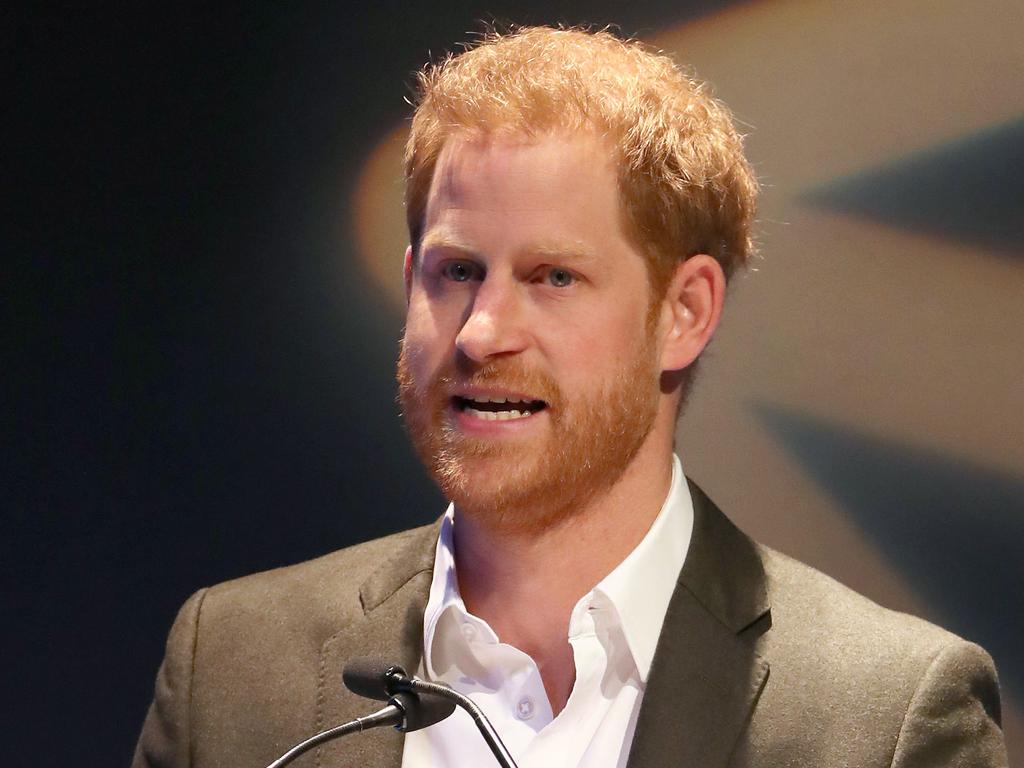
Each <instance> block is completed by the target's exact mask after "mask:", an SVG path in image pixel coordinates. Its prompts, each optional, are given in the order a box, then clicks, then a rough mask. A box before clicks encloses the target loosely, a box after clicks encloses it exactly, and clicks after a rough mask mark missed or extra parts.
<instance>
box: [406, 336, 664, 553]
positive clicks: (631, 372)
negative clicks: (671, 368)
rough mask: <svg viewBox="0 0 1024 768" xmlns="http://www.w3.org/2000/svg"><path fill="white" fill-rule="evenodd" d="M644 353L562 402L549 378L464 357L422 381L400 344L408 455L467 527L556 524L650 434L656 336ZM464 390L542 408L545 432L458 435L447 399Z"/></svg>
mask: <svg viewBox="0 0 1024 768" xmlns="http://www.w3.org/2000/svg"><path fill="white" fill-rule="evenodd" d="M640 347H641V348H640V349H639V350H638V353H637V355H636V356H635V357H634V358H633V359H632V360H628V361H626V363H625V364H624V365H623V366H622V368H621V370H619V371H617V372H616V373H615V374H614V375H613V376H611V377H609V378H608V379H607V380H605V381H604V382H601V383H600V384H599V386H598V388H597V389H596V390H595V391H593V392H589V393H586V392H573V393H572V395H571V397H566V395H565V393H564V392H562V390H561V389H560V388H559V387H558V385H557V384H556V382H555V381H554V380H552V379H551V377H550V376H548V375H546V374H545V373H543V372H541V371H537V370H529V369H527V368H526V367H525V366H523V365H522V363H521V361H519V360H516V359H512V358H508V359H505V358H502V359H495V360H493V361H491V362H488V363H485V364H476V363H472V362H471V361H468V360H467V359H466V358H464V357H461V356H460V357H459V358H458V359H457V360H452V361H450V362H449V363H447V364H445V365H443V366H441V368H440V369H439V370H438V371H436V372H434V374H433V375H431V376H430V377H429V380H428V381H420V380H417V378H416V377H415V375H414V374H413V372H412V369H413V367H414V365H411V363H412V362H413V360H412V359H411V358H415V354H416V353H415V351H414V350H411V349H410V348H409V345H408V343H407V340H406V339H405V338H403V340H402V346H401V352H400V354H399V358H398V374H397V379H398V385H399V401H400V403H401V406H402V416H403V419H404V421H405V425H406V429H407V431H408V433H409V436H410V439H411V441H412V444H413V447H414V448H415V449H416V452H417V453H418V455H419V457H420V460H421V461H422V462H423V464H424V465H425V466H426V468H427V470H428V471H429V472H430V474H431V475H432V476H433V479H434V482H435V483H436V484H437V485H438V487H439V488H440V489H441V491H442V492H443V493H444V494H445V496H447V498H448V499H450V500H451V501H452V502H454V504H455V506H456V507H457V508H458V510H459V511H460V512H464V513H465V514H467V515H469V516H471V517H472V518H473V519H475V520H478V521H480V522H481V523H484V524H487V525H488V526H491V527H495V528H497V529H499V530H502V531H507V532H514V533H535V532H540V531H542V530H545V529H548V528H550V527H552V526H555V525H558V524H559V523H562V522H564V521H566V520H568V519H569V518H571V517H572V516H573V515H574V514H577V513H579V512H580V511H582V510H583V509H585V508H586V506H587V504H588V503H589V502H590V501H591V500H593V499H594V498H595V497H596V496H598V495H599V494H601V493H602V492H604V491H606V490H608V489H609V488H611V487H612V486H613V485H615V483H616V482H618V480H619V479H620V478H621V477H622V475H623V473H624V472H625V470H626V468H627V467H628V466H629V464H630V462H631V461H632V460H633V458H634V457H635V456H636V454H637V452H638V451H639V450H640V448H641V446H642V445H643V443H644V441H645V440H646V438H647V436H648V434H650V431H651V429H652V427H653V425H654V421H655V417H656V415H657V411H658V401H659V374H660V369H659V367H658V365H657V360H656V354H655V344H654V334H653V333H647V334H645V340H644V342H643V343H642V344H641V345H640ZM456 354H459V353H456ZM465 386H481V387H484V386H486V387H492V388H496V389H506V390H509V391H516V392H523V393H528V394H529V395H530V397H532V398H536V399H541V400H543V401H544V402H545V403H546V406H547V407H546V408H545V409H544V411H542V412H541V413H542V414H546V418H547V419H548V425H547V426H548V429H546V430H545V431H544V434H543V435H542V436H538V435H536V434H531V435H529V436H527V437H523V438H521V439H517V438H515V437H509V438H508V439H495V438H490V439H488V438H482V437H477V436H472V435H467V434H464V433H462V432H460V431H459V430H458V429H457V428H456V426H455V425H454V424H453V423H452V420H451V417H452V413H453V410H452V409H453V401H452V396H453V394H454V393H455V391H456V390H457V388H458V387H465ZM527 418H544V416H542V415H541V414H534V415H532V416H529V417H527Z"/></svg>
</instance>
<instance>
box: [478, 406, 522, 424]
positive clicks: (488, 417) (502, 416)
mask: <svg viewBox="0 0 1024 768" xmlns="http://www.w3.org/2000/svg"><path fill="white" fill-rule="evenodd" d="M465 413H468V414H469V415H470V416H473V417H475V418H478V419H483V420H484V421H509V420H510V419H525V418H526V417H527V416H531V415H532V414H531V413H530V412H529V411H478V410H477V409H476V408H467V409H466V410H465Z"/></svg>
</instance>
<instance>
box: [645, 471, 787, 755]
mask: <svg viewBox="0 0 1024 768" xmlns="http://www.w3.org/2000/svg"><path fill="white" fill-rule="evenodd" d="M690 494H691V497H692V498H693V508H694V510H693V511H694V528H693V536H692V538H691V543H690V550H689V551H688V552H687V555H686V562H685V564H684V565H683V569H682V571H681V572H680V574H679V580H678V583H677V584H676V589H675V592H674V593H673V596H672V601H671V602H670V603H669V607H668V612H667V613H666V615H665V623H664V624H663V626H662V630H661V637H660V638H659V640H658V648H657V651H656V652H655V655H654V662H653V664H652V665H651V671H650V674H649V675H648V678H647V689H646V692H645V693H644V699H643V704H642V705H641V708H640V714H639V717H638V720H637V726H636V732H635V735H634V738H633V745H632V748H631V750H630V755H629V766H630V768H661V767H664V768H668V766H680V767H684V768H690V767H691V766H692V767H693V768H697V767H698V766H699V767H700V768H721V766H725V765H726V764H727V763H728V760H729V755H730V754H731V753H732V751H733V749H734V747H735V744H736V741H737V739H738V738H739V736H740V734H741V732H742V731H743V729H744V727H745V725H746V723H747V721H748V718H749V717H750V713H751V711H752V709H753V707H754V705H755V704H756V702H757V698H758V696H759V695H760V693H761V689H762V688H763V686H764V683H765V681H766V679H767V677H768V663H767V662H766V661H765V660H764V659H762V658H761V657H760V656H758V655H757V654H756V653H755V652H754V650H753V645H754V642H753V641H754V640H756V638H757V637H758V636H759V635H760V634H762V633H763V632H764V631H765V630H767V628H768V627H769V626H770V624H771V614H770V612H769V604H768V597H767V592H766V586H765V574H764V569H763V566H762V564H761V559H760V557H759V556H758V554H757V549H756V545H755V544H754V543H753V542H752V541H751V540H750V539H748V538H747V537H746V536H744V535H743V534H742V533H740V532H739V530H737V529H736V528H735V527H734V526H733V525H732V523H730V522H729V520H728V519H727V518H726V517H725V515H723V514H722V513H721V512H720V511H719V510H718V508H717V507H715V505H714V504H713V503H712V502H711V500H710V499H708V497H707V496H705V495H704V493H703V492H702V491H701V490H700V489H699V488H698V487H697V486H696V485H694V484H692V483H691V484H690Z"/></svg>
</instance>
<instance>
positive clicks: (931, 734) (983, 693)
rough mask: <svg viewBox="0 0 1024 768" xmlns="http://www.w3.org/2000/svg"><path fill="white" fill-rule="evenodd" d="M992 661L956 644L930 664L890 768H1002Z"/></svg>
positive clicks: (1004, 758)
mask: <svg viewBox="0 0 1024 768" xmlns="http://www.w3.org/2000/svg"><path fill="white" fill-rule="evenodd" d="M1007 765H1008V759H1007V755H1006V745H1005V743H1004V740H1003V731H1002V728H1001V726H1000V708H999V684H998V683H997V681H996V671H995V666H994V665H993V664H992V659H991V658H990V657H989V655H988V654H987V653H986V652H985V651H984V650H983V649H982V648H980V647H979V646H977V645H974V644H973V643H968V642H964V641H961V640H957V641H956V642H953V643H950V644H949V645H947V646H945V647H944V648H943V649H942V650H941V651H940V652H939V653H938V654H937V655H936V656H935V658H934V659H933V660H932V663H931V665H930V666H929V667H928V669H927V671H926V672H925V674H924V675H923V677H922V678H921V682H920V684H919V685H918V687H917V690H916V692H915V693H914V696H913V698H912V699H911V701H910V706H909V707H908V709H907V713H906V716H905V718H904V720H903V726H902V728H901V729H900V735H899V738H898V740H897V742H896V750H895V753H894V754H893V760H892V766H893V768H925V767H926V766H927V767H928V768H947V767H948V768H953V767H954V766H956V767H957V768H959V767H960V766H963V768H967V767H968V766H970V768H1006V766H1007Z"/></svg>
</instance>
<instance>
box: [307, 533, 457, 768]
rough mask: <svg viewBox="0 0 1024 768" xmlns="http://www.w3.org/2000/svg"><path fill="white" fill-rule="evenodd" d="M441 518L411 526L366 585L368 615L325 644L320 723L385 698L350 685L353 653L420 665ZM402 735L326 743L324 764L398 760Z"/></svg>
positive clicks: (410, 667) (386, 767)
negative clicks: (346, 676)
mask: <svg viewBox="0 0 1024 768" xmlns="http://www.w3.org/2000/svg"><path fill="white" fill-rule="evenodd" d="M437 534H438V525H437V524H434V525H428V526H424V527H423V528H417V529H416V530H414V531H410V532H409V534H408V536H407V537H406V539H405V541H404V542H403V543H402V545H400V546H399V547H398V549H397V551H396V553H395V555H394V557H392V558H390V559H389V560H387V561H385V562H384V563H383V564H382V565H381V566H380V567H379V568H377V569H376V570H375V571H374V572H373V573H372V574H371V575H370V577H369V578H368V579H367V580H366V581H365V582H364V583H363V584H362V586H361V587H360V589H359V601H360V604H361V607H362V611H363V615H362V616H361V617H360V618H358V619H356V620H355V621H352V622H349V623H348V624H347V625H346V626H345V627H343V628H342V629H341V630H340V631H339V632H337V633H336V634H334V635H332V636H331V637H330V638H328V639H327V640H326V641H325V642H324V644H323V646H322V648H321V650H320V669H319V675H318V686H317V688H318V690H317V717H316V725H317V730H325V729H326V728H330V727H332V726H334V725H338V724H340V723H343V722H346V721H348V720H352V719H354V718H356V717H360V716H363V715H366V714H369V713H370V712H372V711H374V710H376V709H379V708H380V707H382V706H384V702H379V705H378V702H373V701H370V700H368V699H364V698H360V697H358V696H356V695H355V694H353V693H351V692H349V690H348V689H347V688H345V687H344V685H343V684H342V682H341V672H342V670H343V669H344V667H345V664H346V663H348V662H349V661H350V660H352V659H353V658H358V657H360V656H369V657H373V658H378V659H381V660H384V661H387V662H392V661H393V662H395V663H398V664H401V665H402V666H403V667H404V668H405V669H406V670H407V671H409V672H410V673H414V672H415V671H416V668H417V666H418V665H419V662H420V656H421V655H422V651H423V611H424V609H425V608H426V602H427V590H428V589H429V587H430V575H431V568H432V567H433V564H434V545H435V544H436V542H437ZM401 762H402V735H401V734H400V733H398V732H397V731H395V730H394V729H392V728H378V729H375V730H372V731H368V732H366V733H360V734H354V735H351V736H347V737H343V738H341V739H337V740H335V741H332V742H328V743H327V744H324V745H323V746H322V747H320V748H319V749H318V750H317V758H316V764H317V765H330V766H339V767H340V766H353V768H355V767H356V766H359V767H360V768H362V767H363V766H365V767H366V768H398V766H400V765H401Z"/></svg>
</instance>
